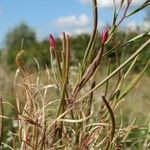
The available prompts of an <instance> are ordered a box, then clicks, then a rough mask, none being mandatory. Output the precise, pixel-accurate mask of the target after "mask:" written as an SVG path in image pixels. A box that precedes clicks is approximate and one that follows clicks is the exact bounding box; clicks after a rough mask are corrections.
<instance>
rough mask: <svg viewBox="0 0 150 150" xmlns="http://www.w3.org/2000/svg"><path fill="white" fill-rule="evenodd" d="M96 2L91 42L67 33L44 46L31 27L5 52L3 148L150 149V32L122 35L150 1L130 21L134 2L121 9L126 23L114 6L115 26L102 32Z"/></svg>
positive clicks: (12, 35)
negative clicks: (125, 23)
mask: <svg viewBox="0 0 150 150" xmlns="http://www.w3.org/2000/svg"><path fill="white" fill-rule="evenodd" d="M92 2H93V3H92V4H93V8H94V9H93V12H94V14H93V22H94V24H93V31H92V33H91V35H87V34H83V35H79V36H73V37H69V35H68V34H66V33H63V35H62V38H61V39H54V38H53V36H52V35H51V36H50V38H49V39H46V40H43V41H41V42H39V41H38V40H37V39H36V34H35V32H34V31H33V30H32V29H31V28H30V27H29V26H27V25H26V24H25V23H21V24H20V25H19V26H17V27H16V28H15V29H13V30H12V31H10V32H9V33H8V34H7V35H6V48H5V49H6V50H7V51H1V53H0V58H1V64H2V62H3V66H2V67H5V69H4V70H2V69H1V68H2V67H1V68H0V69H1V70H0V72H1V74H0V78H1V79H2V82H1V83H0V87H1V88H2V92H1V95H2V98H0V144H1V145H0V146H1V147H0V148H1V149H4V150H5V149H14V150H15V149H21V150H26V149H27V150H30V149H31V150H47V149H62V150H63V149H68V150H69V149H71V150H74V149H77V150H78V149H79V150H80V149H81V150H82V149H83V150H86V149H105V150H109V149H112V150H113V149H116V150H119V149H125V150H126V149H133V150H134V149H135V150H136V149H137V150H141V149H148V148H149V144H150V143H149V142H150V136H149V131H150V122H149V118H148V117H147V114H149V107H148V105H149V104H150V103H149V101H148V99H149V90H148V87H150V86H149V83H150V79H149V77H148V76H147V75H144V73H145V72H147V74H148V75H150V68H149V63H150V57H149V56H150V51H149V45H150V32H145V33H139V32H140V31H138V30H137V32H130V33H126V32H124V31H122V30H119V25H120V24H121V23H122V22H123V21H124V19H126V18H127V17H128V16H130V15H134V14H135V13H137V12H138V11H139V10H142V9H143V8H145V7H146V6H148V5H149V0H147V1H145V3H144V4H143V5H141V6H139V8H138V9H136V10H135V11H133V12H131V14H128V8H129V6H130V4H131V2H132V1H128V2H127V4H126V7H124V6H123V5H122V4H123V2H124V1H122V2H120V5H119V6H120V9H123V11H124V14H123V16H122V17H121V18H118V16H119V12H120V11H117V10H116V8H115V7H114V14H113V15H114V19H113V24H112V25H111V26H110V27H109V28H105V29H104V30H103V31H102V33H97V22H98V20H97V18H98V7H97V1H96V0H93V1H92ZM48 40H49V41H48ZM5 57H6V58H7V59H6V64H5V62H4V61H3V60H4V58H5ZM6 66H7V67H6ZM16 69H17V70H16ZM14 70H15V71H14ZM8 72H9V73H8ZM143 75H144V76H143ZM142 77H143V78H142ZM141 78H142V82H140V83H138V82H139V81H140V79H141ZM3 79H5V80H3ZM8 81H9V82H8ZM143 83H144V85H143ZM133 89H134V90H133ZM141 105H143V107H142V106H141ZM137 108H138V110H137ZM143 109H144V112H142V111H143ZM139 117H140V118H139ZM141 122H142V123H141Z"/></svg>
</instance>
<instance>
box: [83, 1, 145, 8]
mask: <svg viewBox="0 0 150 150" xmlns="http://www.w3.org/2000/svg"><path fill="white" fill-rule="evenodd" d="M80 1H81V2H82V3H83V4H89V3H91V2H92V0H80ZM119 2H120V0H116V4H117V5H118V4H119ZM125 2H127V0H125ZM144 2H145V0H132V4H131V6H135V5H140V4H142V3H144ZM98 5H99V6H101V7H113V0H98Z"/></svg>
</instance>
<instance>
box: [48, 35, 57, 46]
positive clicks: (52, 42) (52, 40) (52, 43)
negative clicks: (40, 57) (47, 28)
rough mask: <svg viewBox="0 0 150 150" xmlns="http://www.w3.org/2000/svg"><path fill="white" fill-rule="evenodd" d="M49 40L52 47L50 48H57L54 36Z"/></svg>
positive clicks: (50, 36)
mask: <svg viewBox="0 0 150 150" xmlns="http://www.w3.org/2000/svg"><path fill="white" fill-rule="evenodd" d="M48 40H49V45H50V47H51V48H55V40H54V38H53V35H52V34H50V35H49V38H48Z"/></svg>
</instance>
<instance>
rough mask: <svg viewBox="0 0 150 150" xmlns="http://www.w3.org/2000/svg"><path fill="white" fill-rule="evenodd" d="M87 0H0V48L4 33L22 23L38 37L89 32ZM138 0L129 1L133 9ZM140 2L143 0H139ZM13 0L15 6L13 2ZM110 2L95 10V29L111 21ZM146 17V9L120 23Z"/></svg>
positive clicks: (134, 22)
mask: <svg viewBox="0 0 150 150" xmlns="http://www.w3.org/2000/svg"><path fill="white" fill-rule="evenodd" d="M90 1H91V0H72V1H68V2H67V4H66V3H65V2H66V1H65V0H61V1H60V0H55V1H48V0H45V1H44V2H43V1H40V0H32V2H30V3H29V2H25V1H23V0H20V1H19V2H18V1H17V0H14V1H9V0H1V1H0V21H1V29H0V35H1V36H0V47H4V39H5V35H6V33H7V32H9V31H10V30H12V29H13V28H14V27H16V26H17V25H19V24H20V23H21V22H25V23H26V24H27V25H28V26H29V27H31V28H32V29H33V30H34V31H35V33H36V36H37V39H38V40H43V39H45V38H47V37H48V35H49V33H52V34H54V35H56V36H58V35H60V33H61V32H63V31H65V32H68V33H69V34H71V35H78V34H82V33H90V32H91V26H92V25H91V23H92V16H91V5H90ZM137 1H138V0H135V1H134V2H133V5H132V6H133V7H132V8H130V10H131V11H132V10H133V9H135V8H137V7H138V5H139V3H138V2H137ZM142 1H143V2H144V0H142ZM14 3H16V4H17V5H14ZM112 6H113V4H112V1H111V0H107V1H102V5H100V6H99V7H100V10H99V20H100V21H99V26H98V29H99V31H100V30H101V28H102V27H104V26H106V25H110V24H111V21H112V9H113V8H112ZM145 17H146V11H141V12H139V13H138V14H137V15H134V16H133V17H130V18H129V19H127V20H126V21H124V23H123V24H122V25H121V26H122V27H123V28H124V27H127V26H133V27H134V26H136V25H142V23H143V21H144V19H145Z"/></svg>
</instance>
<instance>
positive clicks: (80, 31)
mask: <svg viewBox="0 0 150 150" xmlns="http://www.w3.org/2000/svg"><path fill="white" fill-rule="evenodd" d="M83 33H90V29H89V28H76V29H74V30H73V33H72V34H74V35H80V34H83Z"/></svg>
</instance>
